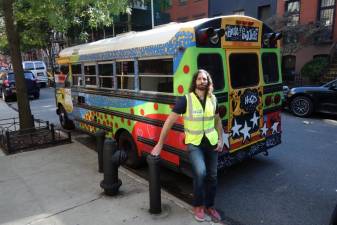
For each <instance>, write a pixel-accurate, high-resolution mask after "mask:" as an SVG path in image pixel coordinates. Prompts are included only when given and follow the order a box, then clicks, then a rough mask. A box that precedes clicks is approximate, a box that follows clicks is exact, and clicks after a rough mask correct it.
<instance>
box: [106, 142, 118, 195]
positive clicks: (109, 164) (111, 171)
mask: <svg viewBox="0 0 337 225" xmlns="http://www.w3.org/2000/svg"><path fill="white" fill-rule="evenodd" d="M116 149H117V144H116V142H115V141H113V140H105V142H104V148H103V160H104V161H103V172H104V179H103V181H102V182H101V188H103V189H104V193H105V194H106V195H110V196H113V195H116V194H118V190H119V187H120V186H121V185H122V181H121V180H120V179H118V166H119V165H116V164H117V163H113V161H114V160H113V154H114V153H115V152H116Z"/></svg>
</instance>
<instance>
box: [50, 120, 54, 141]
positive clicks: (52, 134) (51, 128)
mask: <svg viewBox="0 0 337 225" xmlns="http://www.w3.org/2000/svg"><path fill="white" fill-rule="evenodd" d="M50 131H51V139H52V141H53V142H55V127H54V124H53V123H52V124H50Z"/></svg>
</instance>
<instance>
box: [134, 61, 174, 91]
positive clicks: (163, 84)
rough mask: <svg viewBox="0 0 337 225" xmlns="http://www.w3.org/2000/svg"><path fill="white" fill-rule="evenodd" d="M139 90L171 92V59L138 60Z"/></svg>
mask: <svg viewBox="0 0 337 225" xmlns="http://www.w3.org/2000/svg"><path fill="white" fill-rule="evenodd" d="M138 68H139V69H138V71H139V89H140V90H141V91H155V92H164V93H172V92H173V60H172V59H150V60H139V61H138Z"/></svg>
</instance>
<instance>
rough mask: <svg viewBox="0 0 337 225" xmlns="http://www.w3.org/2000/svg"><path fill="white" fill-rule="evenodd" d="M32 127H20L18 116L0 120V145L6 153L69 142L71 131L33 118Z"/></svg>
mask: <svg viewBox="0 0 337 225" xmlns="http://www.w3.org/2000/svg"><path fill="white" fill-rule="evenodd" d="M33 121H34V127H33V128H29V129H20V121H19V118H8V119H1V120H0V147H2V148H3V149H4V150H5V152H6V153H7V154H13V153H16V152H18V151H23V150H30V149H37V148H42V147H46V146H50V145H56V144H61V143H70V142H71V132H70V131H65V130H62V129H59V128H55V126H54V124H50V123H49V122H48V121H43V120H40V119H33Z"/></svg>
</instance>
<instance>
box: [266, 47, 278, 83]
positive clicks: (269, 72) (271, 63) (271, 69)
mask: <svg viewBox="0 0 337 225" xmlns="http://www.w3.org/2000/svg"><path fill="white" fill-rule="evenodd" d="M262 67H263V79H264V82H265V83H266V84H270V83H276V82H278V80H279V73H278V65H277V55H276V53H273V52H268V53H263V54H262Z"/></svg>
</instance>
